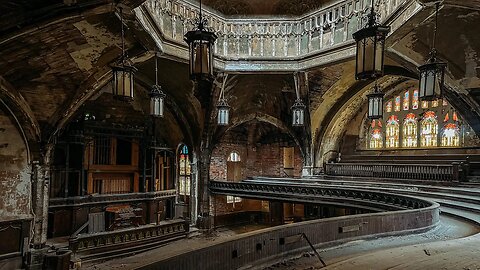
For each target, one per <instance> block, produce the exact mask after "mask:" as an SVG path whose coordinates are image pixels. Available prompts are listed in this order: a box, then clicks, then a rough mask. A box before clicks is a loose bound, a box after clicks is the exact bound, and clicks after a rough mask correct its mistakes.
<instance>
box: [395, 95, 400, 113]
mask: <svg viewBox="0 0 480 270" xmlns="http://www.w3.org/2000/svg"><path fill="white" fill-rule="evenodd" d="M395 111H396V112H399V111H400V96H397V97H396V98H395Z"/></svg>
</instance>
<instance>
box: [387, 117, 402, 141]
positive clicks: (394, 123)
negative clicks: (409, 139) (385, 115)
mask: <svg viewBox="0 0 480 270" xmlns="http://www.w3.org/2000/svg"><path fill="white" fill-rule="evenodd" d="M399 135H400V125H399V124H398V117H397V116H396V115H392V116H390V118H389V119H388V121H387V125H386V136H385V147H387V148H396V147H399Z"/></svg>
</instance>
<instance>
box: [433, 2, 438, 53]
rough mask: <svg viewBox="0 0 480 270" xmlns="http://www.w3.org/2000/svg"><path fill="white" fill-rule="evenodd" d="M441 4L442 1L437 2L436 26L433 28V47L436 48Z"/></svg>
mask: <svg viewBox="0 0 480 270" xmlns="http://www.w3.org/2000/svg"><path fill="white" fill-rule="evenodd" d="M439 6H440V3H439V2H437V3H436V4H435V28H434V30H433V42H432V49H433V50H435V43H436V40H437V27H438V8H439Z"/></svg>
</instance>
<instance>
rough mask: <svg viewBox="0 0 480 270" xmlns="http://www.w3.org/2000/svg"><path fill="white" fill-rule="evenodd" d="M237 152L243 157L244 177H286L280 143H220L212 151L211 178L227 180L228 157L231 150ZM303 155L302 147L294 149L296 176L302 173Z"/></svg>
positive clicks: (294, 173) (242, 173) (242, 170)
mask: <svg viewBox="0 0 480 270" xmlns="http://www.w3.org/2000/svg"><path fill="white" fill-rule="evenodd" d="M233 151H235V152H237V153H238V154H239V155H240V159H241V164H242V165H241V166H242V169H241V175H242V179H245V178H247V177H253V176H277V177H285V174H284V169H283V146H282V145H281V144H279V143H274V144H268V145H260V146H258V145H253V146H252V145H247V144H233V143H219V144H217V146H216V147H215V149H214V150H213V153H212V158H211V163H210V179H212V180H217V181H226V180H227V159H228V156H229V155H230V153H231V152H233ZM302 166H303V161H302V156H301V154H300V149H299V148H298V147H295V149H294V171H293V176H294V177H300V176H301V173H302Z"/></svg>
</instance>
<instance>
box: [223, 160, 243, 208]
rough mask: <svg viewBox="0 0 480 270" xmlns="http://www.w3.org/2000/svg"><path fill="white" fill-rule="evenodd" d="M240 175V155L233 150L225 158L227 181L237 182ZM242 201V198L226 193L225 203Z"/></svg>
mask: <svg viewBox="0 0 480 270" xmlns="http://www.w3.org/2000/svg"><path fill="white" fill-rule="evenodd" d="M241 177H242V165H241V159H240V155H239V154H238V153H237V152H235V151H233V152H231V153H230V155H228V158H227V181H230V182H238V181H240V180H241ZM240 202H242V198H240V197H235V196H230V195H227V203H231V204H233V207H235V203H240Z"/></svg>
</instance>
